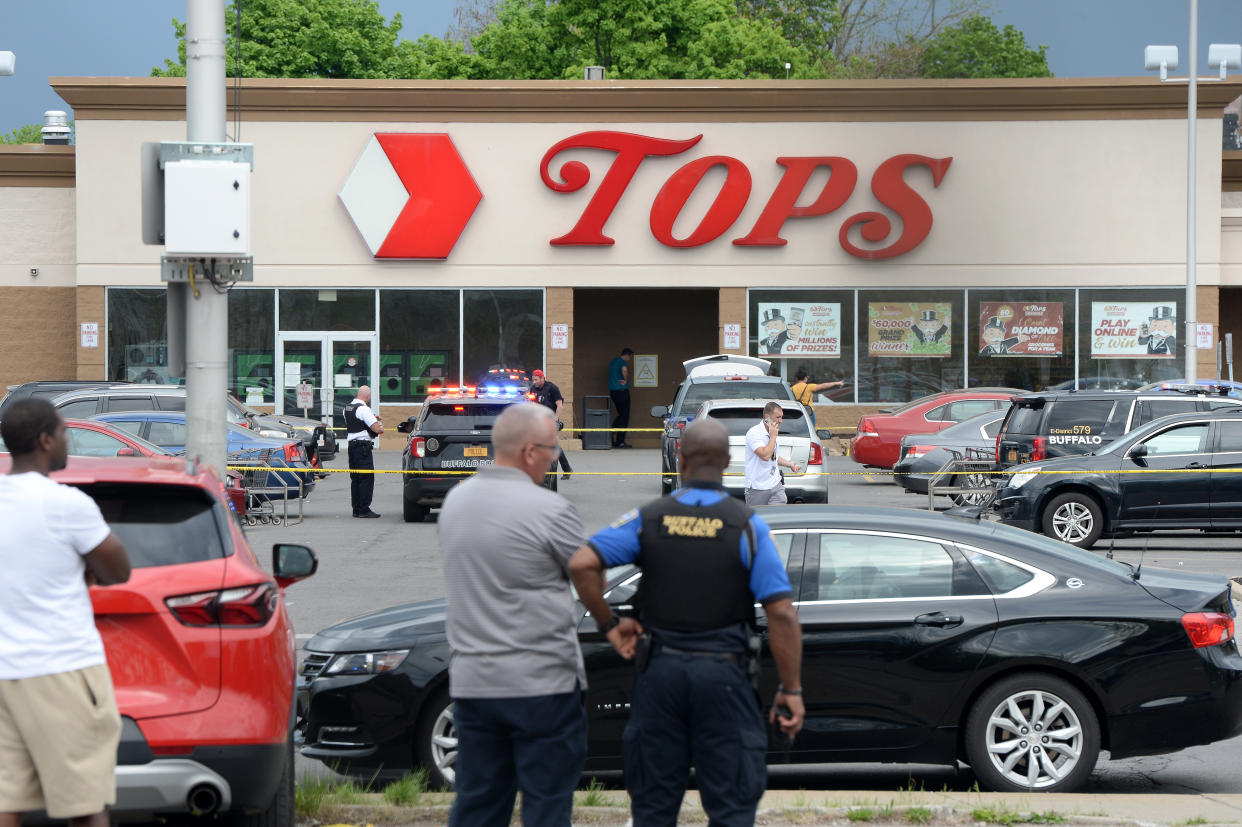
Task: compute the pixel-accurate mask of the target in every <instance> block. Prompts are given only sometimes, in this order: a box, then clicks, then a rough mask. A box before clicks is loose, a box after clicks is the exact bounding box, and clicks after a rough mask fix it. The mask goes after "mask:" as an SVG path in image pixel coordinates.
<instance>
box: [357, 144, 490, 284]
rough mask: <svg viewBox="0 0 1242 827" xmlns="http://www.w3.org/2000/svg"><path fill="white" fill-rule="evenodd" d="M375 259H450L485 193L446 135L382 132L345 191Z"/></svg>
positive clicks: (359, 163)
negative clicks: (450, 254) (481, 190)
mask: <svg viewBox="0 0 1242 827" xmlns="http://www.w3.org/2000/svg"><path fill="white" fill-rule="evenodd" d="M338 195H339V196H340V199H341V203H342V204H344V205H345V209H346V210H347V211H348V212H349V217H350V218H352V219H353V221H354V224H355V226H357V227H358V232H359V233H361V234H362V238H363V240H364V241H365V242H366V244H367V247H368V248H370V250H371V255H373V256H375V257H376V258H440V259H443V258H448V255H449V253H451V252H452V251H453V247H454V245H456V244H457V239H458V238H460V237H461V234H462V231H463V230H465V229H466V224H468V223H469V222H470V217H471V216H472V215H474V210H475V208H476V207H478V205H479V201H481V200H482V198H483V194H482V193H481V192H480V191H479V187H478V185H477V184H476V183H475V182H474V177H473V176H471V174H470V170H468V169H467V168H466V163H465V161H463V160H462V158H461V155H460V154H459V153H458V152H457V147H455V146H454V145H453V140H452V139H451V138H450V137H449V136H448V135H445V134H442V133H408V132H401V133H384V132H377V133H376V134H374V135H373V136H371V140H370V141H368V142H367V146H366V149H364V150H363V151H362V155H360V156H359V158H358V162H357V163H355V164H354V168H353V170H352V171H351V172H350V173H349V177H348V178H346V179H345V184H344V186H342V187H341V191H340V193H339V194H338Z"/></svg>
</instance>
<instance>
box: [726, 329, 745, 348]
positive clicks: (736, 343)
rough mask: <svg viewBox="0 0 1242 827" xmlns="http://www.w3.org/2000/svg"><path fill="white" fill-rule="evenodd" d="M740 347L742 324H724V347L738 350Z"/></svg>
mask: <svg viewBox="0 0 1242 827" xmlns="http://www.w3.org/2000/svg"><path fill="white" fill-rule="evenodd" d="M741 347H742V326H741V325H740V324H727V325H725V326H724V349H725V350H740V349H741Z"/></svg>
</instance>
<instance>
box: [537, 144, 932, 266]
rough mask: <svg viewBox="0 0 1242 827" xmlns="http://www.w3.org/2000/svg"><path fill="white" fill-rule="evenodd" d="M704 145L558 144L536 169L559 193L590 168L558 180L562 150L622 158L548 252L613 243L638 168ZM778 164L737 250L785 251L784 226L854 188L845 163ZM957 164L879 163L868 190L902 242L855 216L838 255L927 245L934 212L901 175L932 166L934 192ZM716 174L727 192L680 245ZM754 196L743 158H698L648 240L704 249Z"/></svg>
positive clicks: (803, 160) (569, 168)
mask: <svg viewBox="0 0 1242 827" xmlns="http://www.w3.org/2000/svg"><path fill="white" fill-rule="evenodd" d="M702 138H703V136H702V135H696V136H694V137H693V138H688V139H685V140H671V139H666V138H657V137H653V136H650V135H639V134H636V133H629V132H612V131H595V132H583V133H580V134H578V135H574V136H572V137H569V138H566V139H564V140H562V141H560V142H558V143H556V144H554V145H553V146H552V147H551V148H550V149H549V150H548V151H547V152H546V153H545V154H544V156H543V160H542V161H541V162H540V165H539V175H540V177H541V178H542V179H543V183H544V185H545V186H547V187H548V188H549V189H551V190H553V191H555V192H559V193H573V192H577V191H579V190H581V189H582V188H584V187H585V186H586V185H587V184H588V183H589V182H590V180H591V170H590V169H589V168H588V167H587V165H586V164H584V163H582V162H581V161H576V160H575V161H567V162H565V163H564V164H562V165H561V166H560V168H559V169H558V170H557V174H556V176H555V177H554V176H553V174H552V169H551V167H552V162H553V160H554V159H555V158H556V157H557V155H559V154H560V153H561V152H564V151H565V150H570V149H600V150H605V151H612V152H615V153H616V157H615V158H614V159H613V161H612V164H611V165H610V166H609V167H608V170H607V172H606V173H605V174H604V175H603V178H602V180H601V181H600V184H599V186H598V187H597V188H596V190H595V193H594V194H593V195H592V196H591V199H590V201H588V202H587V205H586V208H585V209H584V210H583V211H582V214H581V215H580V216H579V218H578V221H577V223H576V224H575V225H574V227H573V229H571V230H570V231H569V232H568V233H566V234H564V235H561V236H557V237H556V238H553V239H552V240H551V242H550V243H551V244H552V246H554V247H558V246H607V245H611V244H614V243H615V241H614V239H613V238H611V237H610V236H608V235H606V234H605V233H604V228H605V225H606V224H607V222H608V219H609V218H610V217H611V216H612V213H613V211H614V210H615V209H616V207H617V204H618V203H619V202H620V201H621V198H622V196H623V195H624V194H625V191H626V189H627V187H628V186H629V184H630V181H631V180H632V179H633V178H634V174H635V173H636V172H637V171H638V168H639V167H640V166H641V165H642V163H643V162H644V161H645V160H646V159H647V158H651V157H669V156H674V155H680V154H681V153H683V152H686V151H687V150H689V149H690V148H691V147H694V146H695V145H697V144H698V143H699V142H700V141H701V140H702ZM776 162H777V163H778V164H780V165H781V166H782V167H784V172H783V173H782V176H781V179H780V181H779V182H778V184H777V186H776V189H775V190H773V192H772V193H771V194H770V195H769V196H768V199H767V203H766V204H765V206H764V208H763V212H762V213H761V214H760V215H759V218H758V220H756V222H755V225H754V226H753V227H752V228H751V229H750V231H749V232H748V233H746V235H744V236H741V237H740V238H735V239H733V244H735V245H737V246H739V247H781V246H784V245H785V244H786V243H787V242H786V240H785V239H784V238H782V237H781V235H780V232H781V229H782V227H783V226H784V225H785V222H786V221H787V220H789V219H791V218H808V217H816V216H825V215H829V214H830V213H833V212H835V211H836V210H838V209H840V208H841V207H842V206H843V205H844V204H845V202H846V201H848V200H849V198H850V196H851V195H852V194H853V192H854V189H855V186H856V184H857V182H858V168H857V166H855V164H854V163H853V162H852V161H850V160H849V159H847V158H842V157H837V156H796V157H794V156H789V157H778V158H777V159H776ZM952 162H953V159H952V158H951V157H950V158H932V157H929V156H926V155H913V154H904V155H895V156H893V157H891V158H889V159H888V160H886V161H884V162H882V163H881V164H880V165H879V166H878V167H877V168H876V170H875V172H874V173H873V174H872V176H871V191H872V193H873V194H874V195H875V197H876V200H878V201H879V202H880V203H881V204H883V205H884V206H885V207H888V208H889V209H890V210H891V211H892V212H894V213H896V215H897V217H898V218H899V219H900V221H901V230H900V235H898V236H897V238H895V239H893V238H892V235H893V224H892V221H891V220H890V219H889V217H888V216H887V215H885V214H884V213H880V212H873V211H866V212H860V213H855V214H854V215H852V216H850V217H849V218H847V219H846V220H845V221H844V222H843V223H842V224H841V228H840V232H839V233H838V240H839V243H840V245H841V247H842V248H843V249H844V250H845V251H846V252H847V253H849V254H850V255H852V256H856V257H858V258H862V259H888V258H895V257H897V256H900V255H903V254H905V253H908V252H910V251H911V250H913V249H914V248H915V247H917V246H918V245H919V244H921V243H922V242H923V240H924V239H926V238H927V236H928V235H929V234H930V233H931V228H932V211H931V208H930V207H929V206H928V205H927V202H926V201H925V200H923V197H922V196H921V195H920V194H919V193H918V192H916V191H915V190H914V189H913V188H912V187H911V186H910V185H909V184H908V183H906V180H905V173H906V172H907V170H909V169H911V168H914V167H926V168H927V169H928V170H929V171H930V172H931V176H932V186H933V187H939V186H940V182H941V181H942V180H943V179H944V176H945V173H946V172H947V171H948V169H949V165H950V164H951V163H952ZM716 167H722V168H723V169H724V170H725V173H726V175H725V180H724V184H723V185H722V186H721V189H720V191H719V192H718V193H717V194H716V197H715V199H714V201H713V202H712V205H711V207H709V208H708V210H707V214H706V215H704V216H703V218H702V220H700V222H699V224H698V226H697V227H695V228H694V230H693V231H691V232H690V234H689V235H687V236H685V237H682V238H678V237H677V236H675V235H674V234H673V226H674V224H675V223H676V221H677V218H678V216H679V215H680V214H681V211H682V209H683V208H684V207H685V205H686V202H687V201H688V200H689V198H690V196H691V195H692V194H693V192H694V190H695V188H696V187H697V186H698V185H699V184H700V183H701V182H702V180H703V178H704V176H706V175H707V173H708V172H709V171H710V170H712V169H714V168H716ZM819 169H828V170H829V172H830V174H829V176H828V181H827V183H825V184H824V186H823V189H822V190H820V192H819V193H818V194H816V195H815V196H814V200H812V201H811V203H810V204H807V205H805V206H798V203H799V201H801V200H803V198H804V191H805V189H806V186H807V183H808V182H809V180H810V178H811V175H812V174H813V173H814V172H816V171H817V170H819ZM750 195H751V175H750V170H749V168H748V167H747V166H746V165H745V164H744V163H742V162H741V161H740V160H738V159H737V158H733V157H731V156H728V155H709V156H706V157H703V158H697V159H695V160H692V161H690V162H688V163H687V164H685V165H684V166H682V167H681V168H680V169H678V170H677V171H676V172H674V173H673V174H672V175H671V176H669V178H668V180H667V181H666V182H665V183H664V186H663V187H661V188H660V191H659V193H658V194H657V195H656V197H655V201H654V202H653V203H652V205H651V218H650V227H651V234H652V235H653V236H655V238H656V240H658V241H659V242H660V243H661V244H664V245H665V246H668V247H699V246H702V245H704V244H708V243H710V242H712V241H715V240H716V239H718V238H720V237H721V236H722V235H724V234H725V233H726V232H728V231H729V229H730V228H731V227H732V226H733V224H734V222H735V221H737V219H738V217H739V216H740V215H741V213H742V210H743V209H744V208H745V207H746V204H747V203H748V201H749V199H750ZM856 227H857V228H858V230H859V233H858V235H859V236H861V238H862V240H863V241H865V242H868V243H870V244H880V243H882V242H885V241H889V242H890V243H888V244H887V246H883V247H879V248H863V247H859V246H857V245H855V244H854V242H853V241H852V240H851V231H852V230H853V229H854V228H856Z"/></svg>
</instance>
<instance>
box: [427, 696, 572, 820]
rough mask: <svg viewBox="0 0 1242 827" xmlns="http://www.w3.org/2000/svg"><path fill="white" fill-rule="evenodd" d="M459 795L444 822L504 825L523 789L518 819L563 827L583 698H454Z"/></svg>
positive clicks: (568, 811)
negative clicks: (520, 817) (520, 816)
mask: <svg viewBox="0 0 1242 827" xmlns="http://www.w3.org/2000/svg"><path fill="white" fill-rule="evenodd" d="M453 726H454V727H455V728H456V730H457V763H456V764H455V767H456V770H457V777H456V779H455V780H454V782H453V786H454V787H455V789H456V792H457V797H456V799H455V800H454V801H453V809H452V812H451V813H450V814H449V827H476V825H480V826H483V825H493V824H494V825H507V824H509V821H510V820H511V818H512V816H513V802H514V799H515V797H516V795H517V791H518V790H519V789H521V791H522V823H523V824H529V825H535V824H538V825H551V827H558V826H559V825H564V826H565V827H568V825H569V823H570V822H569V818H570V815H571V813H572V812H573V803H574V789H575V788H577V786H578V780H579V778H581V776H582V764H583V762H584V761H585V760H586V745H587V737H586V695H585V693H583V692H581V691H575V692H564V693H561V694H558V695H537V696H535V697H530V698H454V699H453Z"/></svg>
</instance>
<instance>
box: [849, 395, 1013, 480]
mask: <svg viewBox="0 0 1242 827" xmlns="http://www.w3.org/2000/svg"><path fill="white" fill-rule="evenodd" d="M1023 393H1026V391H1020V390H1014V389H1012V388H970V389H967V390H958V391H945V392H944V393H933V394H932V395H931V396H924V397H923V398H922V399H916V400H914V401H913V402H910V403H907V404H906V405H903V406H902V407H900V408H896V409H893V410H888V411H880V412H879V413H873V414H866V415H864V416H863V417H861V418H860V419H859V420H858V425H857V426H856V427H855V432H854V436H853V437H851V438H850V456H852V457H853V458H854V460H855V461H856V462H860V463H862V464H863V465H872V466H875V467H876V468H892V467H893V466H894V465H896V464H897V460H898V459H900V458H901V456H900V454H901V438H902V437H903V436H905V435H906V434H931V433H935V432H937V431H940V430H943V429H944V428H947V427H949V426H950V425H952V424H953V423H955V422H960V421H962V420H963V419H969V418H970V417H972V416H977V415H978V414H981V413H986V412H987V411H994V410H997V409H999V408H1008V407H1009V399H1010V397H1012V396H1015V395H1019V394H1023Z"/></svg>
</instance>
